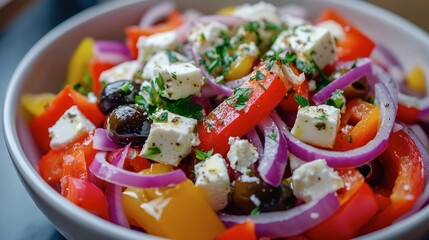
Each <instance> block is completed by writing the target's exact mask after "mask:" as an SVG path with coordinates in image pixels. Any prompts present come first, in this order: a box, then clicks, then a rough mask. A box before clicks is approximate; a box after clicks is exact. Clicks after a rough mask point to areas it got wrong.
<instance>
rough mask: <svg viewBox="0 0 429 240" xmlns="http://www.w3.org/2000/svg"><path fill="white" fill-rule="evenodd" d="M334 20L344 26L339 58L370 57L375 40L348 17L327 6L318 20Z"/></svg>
mask: <svg viewBox="0 0 429 240" xmlns="http://www.w3.org/2000/svg"><path fill="white" fill-rule="evenodd" d="M327 20H332V21H335V22H337V23H338V24H340V25H341V26H342V27H343V31H344V32H345V36H344V38H343V39H339V40H338V41H337V47H338V56H339V60H343V61H347V60H355V59H356V58H364V57H369V56H370V55H371V52H372V50H373V49H374V47H375V44H374V42H373V41H372V40H371V39H370V38H368V37H367V36H366V35H365V34H364V33H362V32H361V31H360V30H359V29H358V28H357V27H355V26H354V25H353V24H351V23H350V22H349V21H348V20H346V18H344V17H343V16H342V15H340V14H339V13H338V12H336V11H335V10H333V9H331V8H326V9H325V10H324V11H323V12H322V14H321V15H320V17H319V18H318V20H317V22H322V21H327Z"/></svg>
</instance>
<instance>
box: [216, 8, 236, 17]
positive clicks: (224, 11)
mask: <svg viewBox="0 0 429 240" xmlns="http://www.w3.org/2000/svg"><path fill="white" fill-rule="evenodd" d="M234 11H235V7H234V6H230V7H224V8H221V9H220V10H219V11H217V13H218V14H221V15H232V13H234Z"/></svg>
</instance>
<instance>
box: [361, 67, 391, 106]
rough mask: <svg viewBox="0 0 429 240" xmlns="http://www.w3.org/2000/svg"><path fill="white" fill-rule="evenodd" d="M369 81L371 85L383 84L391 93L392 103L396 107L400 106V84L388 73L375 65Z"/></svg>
mask: <svg viewBox="0 0 429 240" xmlns="http://www.w3.org/2000/svg"><path fill="white" fill-rule="evenodd" d="M367 79H368V81H369V82H370V84H371V85H374V84H376V83H377V82H382V83H383V84H384V86H385V87H386V88H387V90H388V91H389V94H390V97H391V98H392V101H393V103H394V104H395V106H397V105H398V93H399V89H398V84H397V83H396V82H395V81H393V79H392V76H390V75H389V74H388V73H387V72H386V71H384V69H383V68H382V67H380V66H379V65H377V64H375V63H373V64H372V74H370V75H368V76H367Z"/></svg>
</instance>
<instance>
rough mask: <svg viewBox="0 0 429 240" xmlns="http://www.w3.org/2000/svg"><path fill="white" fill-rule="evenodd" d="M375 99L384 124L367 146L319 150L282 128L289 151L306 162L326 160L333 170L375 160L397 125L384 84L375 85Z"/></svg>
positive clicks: (393, 106) (392, 105)
mask: <svg viewBox="0 0 429 240" xmlns="http://www.w3.org/2000/svg"><path fill="white" fill-rule="evenodd" d="M375 97H376V101H377V103H378V105H379V107H380V119H381V121H382V122H381V125H380V127H379V129H378V131H377V134H376V135H375V137H374V138H373V139H372V140H371V141H369V142H368V143H367V144H366V145H364V146H362V147H359V148H355V149H352V150H349V151H330V150H325V149H319V148H316V147H313V146H311V145H308V144H306V143H304V142H302V141H300V140H298V139H297V138H295V137H294V136H293V135H292V134H291V133H290V131H289V130H288V128H287V127H282V128H281V130H282V131H283V132H284V134H286V138H287V142H288V146H289V151H290V152H291V153H292V154H293V155H295V156H297V157H298V158H300V159H302V160H304V161H306V162H309V161H313V160H316V159H325V160H326V162H327V164H328V165H329V166H330V167H333V168H351V167H358V166H361V165H363V164H365V163H367V162H369V161H371V160H373V159H375V158H376V157H377V156H378V155H380V154H381V153H382V152H383V151H384V150H385V149H386V148H387V145H388V142H389V137H390V134H391V132H392V130H393V126H394V124H395V116H396V108H397V106H396V105H395V104H394V103H393V101H392V98H391V97H390V94H389V92H388V90H387V88H386V87H385V85H384V84H382V83H376V84H375Z"/></svg>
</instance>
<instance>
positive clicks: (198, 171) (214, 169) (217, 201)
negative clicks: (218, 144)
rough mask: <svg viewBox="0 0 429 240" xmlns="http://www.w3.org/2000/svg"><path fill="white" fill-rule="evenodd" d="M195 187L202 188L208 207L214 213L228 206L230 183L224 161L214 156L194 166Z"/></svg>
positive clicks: (218, 156) (216, 155) (220, 157)
mask: <svg viewBox="0 0 429 240" xmlns="http://www.w3.org/2000/svg"><path fill="white" fill-rule="evenodd" d="M194 170H195V175H196V182H195V185H196V186H201V187H202V188H204V190H205V192H206V195H207V197H208V201H209V203H210V206H211V207H212V208H213V210H215V211H219V210H222V209H223V208H225V207H226V205H227V204H228V192H229V190H230V182H229V175H228V168H227V166H226V162H225V159H223V158H222V156H221V155H220V154H214V155H213V156H211V157H209V158H207V159H206V160H205V161H202V162H200V163H198V164H196V165H195V167H194Z"/></svg>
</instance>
